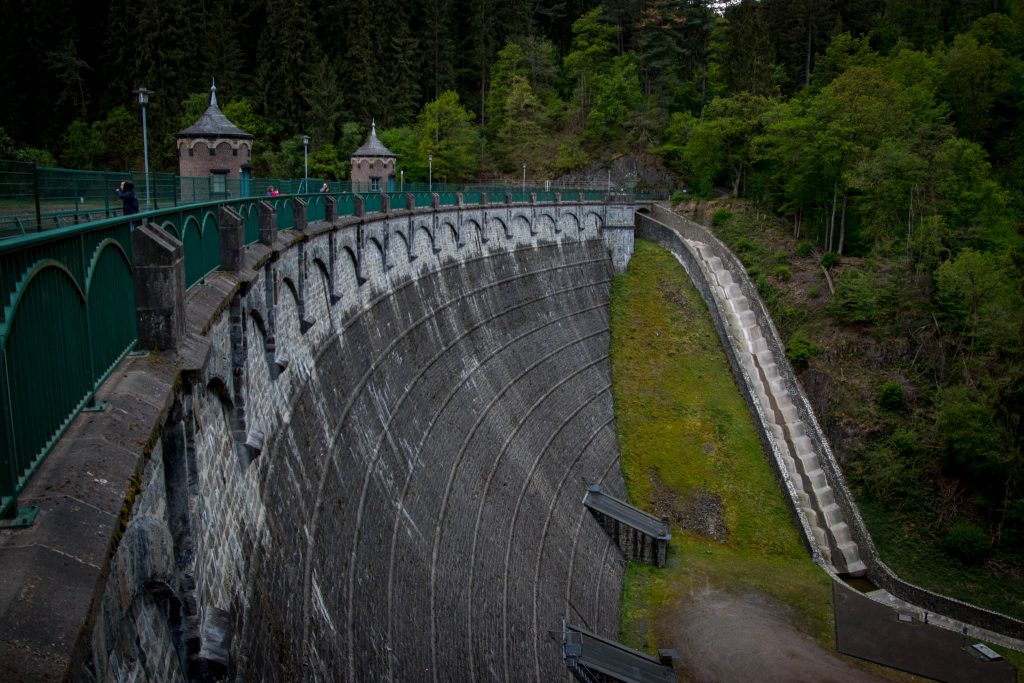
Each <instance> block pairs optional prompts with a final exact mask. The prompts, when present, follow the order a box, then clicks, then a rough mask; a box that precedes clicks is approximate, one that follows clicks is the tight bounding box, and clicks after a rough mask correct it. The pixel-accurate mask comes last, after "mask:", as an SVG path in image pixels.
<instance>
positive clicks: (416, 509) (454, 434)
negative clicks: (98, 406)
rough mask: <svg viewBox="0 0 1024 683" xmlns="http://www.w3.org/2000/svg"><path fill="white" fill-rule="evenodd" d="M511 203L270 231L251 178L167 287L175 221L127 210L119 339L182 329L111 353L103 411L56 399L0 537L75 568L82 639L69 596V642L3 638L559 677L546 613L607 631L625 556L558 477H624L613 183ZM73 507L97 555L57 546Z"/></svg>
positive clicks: (349, 674)
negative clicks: (52, 421) (236, 204)
mask: <svg viewBox="0 0 1024 683" xmlns="http://www.w3.org/2000/svg"><path fill="white" fill-rule="evenodd" d="M505 199H506V200H507V201H506V202H504V203H497V204H488V203H487V200H486V198H483V199H482V201H481V203H480V204H479V205H474V206H468V205H464V204H463V203H462V201H461V198H460V201H459V202H458V205H457V206H452V207H445V206H440V205H439V204H438V202H437V201H436V200H435V202H434V206H433V207H428V208H416V207H414V206H413V202H412V201H410V202H409V203H408V205H407V206H406V207H405V208H402V209H398V210H390V208H389V207H387V206H385V207H384V209H385V210H383V211H377V212H373V213H366V214H365V215H361V216H350V217H342V218H335V217H333V216H332V214H333V212H332V211H331V210H330V209H328V212H327V213H326V217H325V219H324V220H310V221H307V220H305V218H306V217H305V215H303V216H301V217H300V219H297V220H295V222H294V223H293V224H292V227H290V228H289V229H286V230H280V229H277V228H276V227H275V226H277V225H278V224H279V222H280V221H279V220H278V218H277V217H275V216H274V215H273V211H272V209H273V208H274V207H272V206H270V205H268V204H267V203H263V205H262V206H261V207H260V211H261V216H260V218H261V238H260V241H258V242H256V243H252V244H249V245H248V246H247V247H243V246H241V245H242V244H244V240H241V241H239V240H234V239H233V238H232V237H231V231H232V230H236V231H241V230H244V229H245V226H244V219H243V220H241V221H240V220H238V218H239V216H238V215H233V214H232V212H231V211H227V212H222V213H221V214H220V216H219V217H218V218H219V225H220V232H219V241H220V244H221V249H222V252H223V250H225V249H228V250H230V249H231V248H234V250H235V253H234V256H233V257H229V256H230V255H227V256H224V258H222V263H226V264H227V263H235V266H234V268H230V267H224V268H222V269H221V270H218V271H215V272H211V273H209V274H207V275H206V276H205V278H203V279H202V281H201V282H199V283H198V284H197V286H193V287H191V288H189V289H188V290H187V293H186V292H185V288H184V284H183V282H182V281H180V280H181V278H182V277H183V275H182V273H185V272H187V271H188V268H187V264H186V267H185V268H184V269H182V268H181V263H180V260H181V257H180V249H181V247H180V244H175V243H174V242H173V240H168V239H167V237H166V234H167V232H169V231H165V230H161V228H160V225H159V221H158V220H157V221H153V222H151V223H150V224H149V225H147V226H145V227H143V228H140V229H137V230H135V231H134V233H132V235H131V239H132V242H133V245H134V247H135V249H134V253H135V255H136V259H139V258H145V259H147V260H148V261H149V264H150V265H149V266H147V267H148V268H149V271H147V269H146V268H144V267H137V268H136V271H137V272H139V273H142V274H143V275H142V276H145V277H151V278H152V280H153V281H155V282H158V283H159V285H158V286H155V287H153V288H151V289H150V290H145V289H143V290H137V291H140V292H142V294H140V295H139V296H138V307H139V310H140V311H145V314H144V315H143V313H140V321H143V319H145V320H146V321H148V323H147V325H149V327H150V328H152V330H155V332H154V334H153V337H152V341H149V342H146V341H140V343H139V347H141V348H143V349H146V348H152V347H154V346H161V345H164V344H165V341H161V340H165V338H166V337H167V336H168V335H169V336H170V337H172V338H174V339H176V340H177V341H174V342H173V343H171V344H169V346H171V347H172V348H171V349H169V350H165V351H154V352H150V353H143V354H137V355H132V356H129V357H127V358H125V360H124V361H122V363H121V365H119V366H118V367H117V369H116V370H115V371H114V372H113V373H112V374H111V375H110V378H109V379H108V381H107V383H106V384H105V385H104V387H103V389H102V390H101V392H100V395H99V398H100V399H102V400H103V401H105V402H107V405H108V407H107V409H106V410H104V411H103V412H99V413H83V414H82V415H81V416H80V417H79V418H78V419H77V420H76V421H75V423H74V424H73V425H72V427H71V428H70V429H69V430H68V432H67V433H66V434H65V436H64V438H63V439H62V440H61V442H60V444H59V445H58V447H57V448H56V449H55V450H54V452H53V453H51V454H50V455H49V456H48V458H47V459H46V460H45V461H44V462H43V465H42V466H41V467H40V469H39V471H38V472H37V473H36V475H35V477H34V478H33V480H32V482H31V484H30V486H29V487H28V488H27V489H26V491H25V492H24V493H23V495H22V501H23V502H28V503H31V502H38V503H39V504H40V507H41V508H42V512H41V513H40V518H39V520H38V521H37V522H36V524H35V525H34V527H33V528H31V529H28V530H25V531H23V532H19V535H18V536H16V537H10V538H17V539H20V540H19V542H18V543H19V547H21V548H22V549H26V548H31V549H32V552H34V553H35V555H36V559H37V561H38V562H40V563H42V564H45V563H46V561H47V560H49V561H50V562H51V563H52V562H57V563H59V564H63V565H66V566H67V567H69V568H70V567H73V566H78V565H85V566H86V568H85V569H84V572H85V576H84V577H83V582H85V583H83V585H82V586H81V587H80V589H81V591H82V592H84V593H85V597H86V598H89V597H90V596H91V602H88V601H86V602H87V604H85V605H84V606H79V607H78V608H77V609H78V610H79V611H80V612H81V617H82V620H83V621H84V623H85V627H84V629H83V630H82V632H81V633H80V634H79V633H76V632H75V629H76V628H79V629H81V628H82V623H83V622H80V621H75V619H74V618H73V615H71V616H69V615H68V614H67V613H65V614H64V615H63V621H66V622H69V623H68V624H65V625H64V626H63V628H65V629H66V630H67V633H66V634H65V635H64V636H63V637H61V636H60V635H59V634H60V629H61V628H62V626H61V624H59V623H57V624H51V627H52V628H51V630H50V631H49V632H50V633H51V635H50V636H47V637H46V638H42V637H41V638H40V640H41V641H47V642H39V643H32V644H27V646H26V649H36V650H37V651H38V652H39V653H40V655H41V656H40V657H39V659H40V660H41V661H42V662H43V663H41V664H39V666H40V667H41V668H40V669H39V671H41V672H44V673H45V671H46V667H47V666H54V663H53V662H48V661H46V660H47V659H53V660H56V667H59V666H61V665H64V666H66V667H67V668H68V669H69V671H70V677H71V678H74V679H83V680H86V679H98V680H115V679H117V680H120V679H127V678H132V677H139V678H142V679H144V680H182V679H197V678H198V679H204V678H219V677H224V676H227V677H229V678H231V679H235V680H251V679H259V680H281V681H285V680H349V681H370V680H373V681H384V680H393V681H412V680H417V681H431V680H433V681H439V680H441V681H443V680H554V679H558V678H561V677H564V676H566V667H565V662H564V661H563V658H562V650H561V633H562V624H563V620H567V621H569V622H571V623H573V624H577V625H579V626H581V627H584V628H586V629H587V630H588V631H590V632H593V633H595V634H598V635H600V636H604V637H607V638H612V639H614V638H616V637H617V634H618V610H619V597H620V592H621V587H622V574H623V571H624V567H625V562H624V560H623V559H622V557H621V554H620V552H619V550H618V548H617V547H616V546H615V545H614V543H613V542H612V540H611V539H610V538H609V536H608V535H607V534H606V533H605V532H604V530H603V529H602V528H601V526H600V525H599V524H598V523H597V521H595V519H594V517H593V516H592V515H591V514H590V513H589V512H588V511H587V509H586V507H585V506H584V505H583V503H582V501H583V497H584V494H585V493H586V491H587V490H588V487H590V486H592V485H599V486H601V487H602V489H603V490H604V491H605V492H606V493H608V494H609V495H612V496H617V497H619V498H624V497H625V489H624V484H623V480H622V476H621V473H620V469H619V462H618V460H619V454H618V447H617V444H616V436H615V423H614V413H613V409H612V397H611V386H610V379H611V378H610V368H609V358H608V354H609V329H608V325H609V322H608V298H609V292H610V285H611V280H612V277H613V275H614V274H615V271H616V269H617V268H618V269H620V270H621V269H622V268H624V267H625V263H626V262H628V258H629V254H630V250H631V248H632V223H633V212H634V206H633V205H632V204H631V203H629V202H625V201H623V202H616V200H615V199H614V198H612V199H611V200H610V201H601V202H594V203H588V202H584V201H582V197H581V198H579V199H577V200H576V201H563V200H562V199H561V198H555V199H556V201H553V202H552V201H549V202H544V201H537V200H536V198H535V197H532V198H530V200H531V201H528V202H515V201H512V197H510V196H509V197H506V198H505ZM296 206H298V203H296ZM300 208H301V207H300ZM211 211H212V210H211ZM359 213H362V212H359ZM206 223H210V222H209V221H206ZM231 245H235V246H234V247H231ZM136 265H137V266H140V265H141V264H140V263H138V262H137V263H136ZM147 272H148V275H145V274H146V273H147ZM175 273H178V274H177V275H175ZM176 277H177V278H178V281H177V282H176V280H175V278H176ZM169 283H170V284H169ZM175 291H177V292H179V295H181V293H184V294H183V296H181V298H182V301H181V302H180V304H181V305H183V308H180V310H177V311H175V307H176V306H178V304H175V303H174V301H173V299H174V296H175ZM161 297H163V298H161ZM141 326H142V324H141V322H140V327H141ZM175 327H178V328H179V329H178V331H177V332H175V330H174V328H175ZM147 329H149V328H147ZM145 335H146V333H145V332H144V331H142V330H141V329H140V336H143V337H145ZM104 452H106V454H104ZM131 452H138V453H141V454H143V455H144V457H143V458H142V459H141V460H140V461H138V462H137V463H133V462H131V461H130V460H129V459H128V458H129V454H130V453H131ZM83 454H84V455H83ZM76 460H77V462H76ZM86 460H87V462H86ZM76 466H80V467H81V468H82V469H81V470H77V471H78V472H79V473H80V474H81V475H82V478H83V479H85V480H86V481H85V482H83V483H82V484H81V485H75V486H73V487H72V488H74V489H75V490H74V491H72V490H70V489H69V488H68V487H67V485H66V482H67V481H68V480H69V479H71V478H72V477H73V476H74V473H75V472H76ZM112 470H117V471H112ZM125 474H127V475H129V476H128V477H124V475H125ZM118 475H120V476H121V477H122V478H123V479H125V480H126V481H127V482H128V492H127V498H128V499H129V501H130V506H131V507H130V508H129V509H130V510H131V512H130V516H123V515H122V516H120V517H121V519H120V521H119V520H118V517H119V515H118V514H117V512H116V510H117V507H116V501H117V495H116V492H115V491H114V490H113V489H114V488H115V483H116V481H117V478H118ZM76 479H77V478H76ZM68 504H70V505H71V506H72V507H73V508H74V509H75V516H74V519H75V520H77V521H76V522H75V523H76V524H79V525H81V524H82V523H83V522H82V520H83V519H85V520H90V521H93V520H92V519H91V518H90V515H95V522H96V526H97V527H103V526H104V525H106V526H109V527H112V528H113V529H114V531H115V536H116V540H115V544H116V550H115V551H114V553H113V556H112V557H111V558H110V559H109V560H105V559H104V558H103V557H102V554H101V551H99V550H98V551H96V555H95V556H94V557H92V558H91V559H90V558H87V557H86V553H85V551H84V550H83V549H82V548H81V547H78V548H77V549H76V550H73V548H72V546H73V545H77V546H81V545H82V544H81V543H80V541H81V539H80V538H79V539H77V541H79V543H77V544H73V543H72V539H63V542H65V543H66V544H67V547H66V548H63V549H62V548H61V547H60V542H61V538H57V537H59V536H60V535H61V532H60V531H59V530H57V529H56V528H55V525H60V524H66V523H67V519H66V518H65V519H64V520H63V521H62V506H66V505H68ZM104 505H106V507H107V509H108V510H110V513H111V514H101V513H100V512H97V510H99V509H100V508H102V507H103V506H104ZM101 550H102V551H104V552H107V553H109V551H106V548H105V547H103V548H101ZM75 560H77V562H76V561H75ZM105 562H109V566H106V567H105V566H104V563H105ZM90 566H91V567H94V568H95V569H96V570H98V571H91V570H90V569H88V567H90ZM36 578H38V577H36ZM25 580H26V581H31V578H28V579H25ZM65 580H69V581H70V580H71V579H70V578H68V577H67V576H65ZM89 580H91V581H93V583H97V582H98V585H99V586H100V587H99V588H93V589H89V588H88V583H87V582H88V581H89ZM72 588H73V586H72V585H69V587H68V589H67V590H68V592H70V591H71V590H72ZM46 601H47V597H46V596H43V595H36V596H34V597H32V598H31V599H29V600H27V601H18V606H17V609H20V610H24V611H26V612H27V611H29V610H35V611H36V612H39V611H42V610H44V609H45V608H46V607H47V606H48V605H47V604H46ZM8 614H9V615H10V614H11V612H8ZM37 617H38V615H37ZM54 620H55V621H56V622H60V621H61V616H60V615H57V616H56V617H55V619H54ZM41 628H42V627H41ZM19 637H21V638H22V640H23V641H25V640H28V639H27V638H26V637H25V634H20V636H19ZM61 638H63V640H64V641H67V642H65V643H64V645H65V646H68V645H70V647H69V648H68V649H70V650H71V651H72V652H73V654H72V655H70V659H65V660H64V661H60V657H68V655H66V654H61V643H60V642H54V641H60V640H61ZM48 647H50V648H52V649H53V653H52V655H50V653H47V652H46V648H48ZM57 670H59V668H58V669H57Z"/></svg>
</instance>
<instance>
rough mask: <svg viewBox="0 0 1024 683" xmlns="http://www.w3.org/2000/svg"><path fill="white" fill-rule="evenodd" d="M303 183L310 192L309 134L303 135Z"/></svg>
mask: <svg viewBox="0 0 1024 683" xmlns="http://www.w3.org/2000/svg"><path fill="white" fill-rule="evenodd" d="M302 185H303V188H304V189H305V191H306V192H309V136H308V135H303V136H302Z"/></svg>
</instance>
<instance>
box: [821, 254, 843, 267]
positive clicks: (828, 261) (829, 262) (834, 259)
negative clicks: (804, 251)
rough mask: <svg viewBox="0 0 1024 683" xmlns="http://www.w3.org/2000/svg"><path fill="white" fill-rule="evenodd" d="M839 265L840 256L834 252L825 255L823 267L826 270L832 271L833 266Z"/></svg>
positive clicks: (822, 260) (822, 259) (822, 261)
mask: <svg viewBox="0 0 1024 683" xmlns="http://www.w3.org/2000/svg"><path fill="white" fill-rule="evenodd" d="M837 263H839V256H838V255H836V253H835V252H834V251H827V252H825V255H824V256H822V257H821V265H823V266H824V267H825V270H831V268H832V266H834V265H836V264H837Z"/></svg>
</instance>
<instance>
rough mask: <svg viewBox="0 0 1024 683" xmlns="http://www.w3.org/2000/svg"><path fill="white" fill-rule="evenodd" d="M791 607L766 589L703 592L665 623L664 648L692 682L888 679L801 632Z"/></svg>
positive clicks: (863, 681) (864, 681) (856, 682)
mask: <svg viewBox="0 0 1024 683" xmlns="http://www.w3.org/2000/svg"><path fill="white" fill-rule="evenodd" d="M787 609H788V608H787V607H785V606H782V605H779V604H777V603H774V602H773V601H771V600H770V599H769V598H768V597H767V596H765V595H764V594H761V593H755V592H749V593H746V594H744V595H741V596H734V595H730V594H728V593H725V592H723V591H718V590H713V589H708V590H704V591H701V592H700V593H699V594H694V595H691V597H690V599H689V600H688V601H687V602H685V603H683V604H682V605H680V606H679V608H678V609H677V610H676V611H675V614H674V615H673V616H672V617H670V618H669V619H668V621H667V622H665V628H666V631H667V632H665V633H662V634H660V638H664V639H666V640H671V641H672V642H671V644H669V643H667V642H663V643H661V644H660V646H661V647H673V648H675V649H676V650H677V651H678V652H679V657H680V660H679V661H678V662H676V671H678V672H679V673H680V680H686V681H691V682H692V683H718V682H721V683H733V682H735V681H759V682H761V681H764V682H769V681H779V682H780V683H781V682H793V681H807V682H809V683H810V682H814V683H847V682H849V683H868V682H876V681H883V680H885V679H883V678H879V677H877V676H875V675H873V674H871V673H870V672H868V671H865V670H863V669H860V668H858V667H856V666H854V665H852V664H850V663H848V662H847V661H844V660H843V659H841V658H840V657H839V656H837V655H836V654H835V653H833V652H829V651H828V650H826V649H824V648H823V647H821V646H820V645H818V644H817V643H816V642H814V641H813V640H812V639H811V638H810V637H808V636H806V635H804V634H802V633H800V632H799V631H797V630H796V629H795V628H794V627H793V626H792V625H790V623H789V621H788V620H787V618H786V611H787ZM903 680H911V678H909V677H907V678H904V679H903ZM917 680H921V679H917Z"/></svg>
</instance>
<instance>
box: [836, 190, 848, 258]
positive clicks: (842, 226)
mask: <svg viewBox="0 0 1024 683" xmlns="http://www.w3.org/2000/svg"><path fill="white" fill-rule="evenodd" d="M847 192H848V190H843V212H842V213H841V214H840V216H839V248H838V249H836V254H837V255H838V256H842V255H843V242H845V241H846V201H847V200H848V199H849V196H848V194H847Z"/></svg>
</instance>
